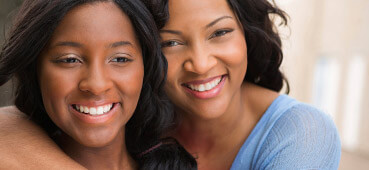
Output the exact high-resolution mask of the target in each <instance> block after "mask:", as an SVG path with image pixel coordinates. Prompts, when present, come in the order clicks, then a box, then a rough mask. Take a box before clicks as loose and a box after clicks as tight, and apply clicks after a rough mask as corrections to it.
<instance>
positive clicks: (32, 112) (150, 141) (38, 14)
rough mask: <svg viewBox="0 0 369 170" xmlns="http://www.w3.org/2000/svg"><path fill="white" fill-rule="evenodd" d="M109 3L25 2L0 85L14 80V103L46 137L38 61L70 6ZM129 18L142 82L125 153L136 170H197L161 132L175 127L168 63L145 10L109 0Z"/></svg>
mask: <svg viewBox="0 0 369 170" xmlns="http://www.w3.org/2000/svg"><path fill="white" fill-rule="evenodd" d="M103 1H109V0H25V1H24V2H23V4H22V6H21V8H20V10H19V13H18V14H17V16H16V17H15V20H14V23H13V26H12V28H11V30H10V31H9V34H8V37H7V39H6V40H5V43H4V46H3V48H2V49H1V52H0V85H3V84H5V83H6V82H7V81H9V80H10V79H12V78H13V77H14V78H15V80H16V91H15V105H16V107H17V108H18V109H19V110H20V111H22V112H24V113H25V114H27V115H28V116H29V117H30V119H31V120H33V121H34V122H36V123H37V124H39V125H40V126H41V127H42V128H43V129H44V130H45V131H47V132H48V134H49V135H50V136H52V134H53V133H55V132H56V131H58V130H59V128H58V127H57V126H56V125H55V124H54V123H53V122H52V121H51V119H50V118H49V117H48V116H47V113H46V111H45V109H44V106H43V102H42V98H41V93H40V88H39V85H38V81H37V80H38V78H37V74H36V68H37V58H38V57H39V55H40V53H41V51H42V50H43V49H44V47H45V46H46V44H47V43H48V41H49V39H50V38H51V36H52V34H53V32H54V30H55V28H56V27H57V26H58V24H59V22H60V21H61V20H62V19H63V17H64V16H65V15H66V14H67V13H68V11H70V10H71V9H72V8H74V7H76V6H78V5H82V4H86V3H95V2H103ZM110 1H111V2H114V3H115V4H116V5H117V6H118V7H120V9H121V10H122V11H123V12H124V13H125V14H126V15H127V16H128V17H129V18H130V20H131V22H132V24H133V27H134V29H135V33H136V35H137V38H138V39H139V42H140V45H141V49H142V55H143V60H144V72H145V75H144V81H143V87H142V91H141V95H140V99H139V101H138V105H137V108H136V110H135V113H134V114H133V116H132V118H131V119H130V120H129V121H128V123H127V124H126V128H125V129H126V145H127V150H128V152H129V153H130V154H131V155H132V157H133V158H134V159H135V160H136V161H137V162H138V165H139V169H145V170H146V169H168V170H169V169H196V168H197V165H196V161H195V159H194V158H193V157H192V156H191V155H190V154H189V153H188V152H186V151H185V150H184V148H183V147H182V146H180V145H179V144H178V142H177V141H175V140H174V139H172V138H166V139H162V137H163V134H164V133H165V132H167V131H168V130H169V128H171V127H172V126H173V125H175V123H174V120H175V115H174V112H173V110H172V108H171V105H170V103H169V101H168V99H167V98H166V95H165V93H164V91H163V85H164V82H165V79H166V73H167V62H166V59H165V57H164V56H163V54H162V52H161V50H160V44H159V34H158V30H157V28H156V25H155V22H154V20H153V17H152V15H151V13H150V11H149V10H147V8H146V7H145V4H143V3H142V2H141V1H138V0H110Z"/></svg>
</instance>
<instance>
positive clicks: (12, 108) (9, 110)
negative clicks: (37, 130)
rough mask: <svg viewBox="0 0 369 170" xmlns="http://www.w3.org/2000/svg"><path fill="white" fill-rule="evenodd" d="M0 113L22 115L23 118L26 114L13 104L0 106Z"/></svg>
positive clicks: (2, 114)
mask: <svg viewBox="0 0 369 170" xmlns="http://www.w3.org/2000/svg"><path fill="white" fill-rule="evenodd" d="M0 115H1V116H14V117H23V118H25V117H26V115H25V114H24V113H22V112H21V111H20V110H19V109H18V108H17V107H15V106H5V107H0Z"/></svg>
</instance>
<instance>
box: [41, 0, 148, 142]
mask: <svg viewBox="0 0 369 170" xmlns="http://www.w3.org/2000/svg"><path fill="white" fill-rule="evenodd" d="M38 64H39V67H38V77H39V84H40V89H41V93H42V99H43V102H44V106H45V109H46V112H47V113H48V115H49V117H50V118H51V119H52V121H53V122H54V123H55V124H56V125H57V126H58V127H59V128H61V129H62V130H63V131H64V132H65V133H66V134H68V135H69V136H71V137H72V138H73V139H74V140H76V141H77V142H79V143H80V144H82V145H85V146H90V147H101V146H104V145H107V144H108V143H109V142H111V141H113V140H114V139H115V138H116V137H117V135H118V134H122V133H123V135H124V126H125V124H126V123H127V121H128V120H129V119H130V118H131V116H132V114H133V112H134V110H135V108H136V105H137V102H138V99H139V96H140V91H141V87H142V82H143V76H144V67H143V61H142V54H141V49H140V45H139V42H138V40H137V39H136V37H135V32H134V29H133V27H132V24H131V22H130V20H129V18H128V16H127V15H125V14H124V13H123V12H122V11H121V9H120V8H119V7H117V6H116V5H115V4H114V3H111V2H99V3H92V4H85V5H82V6H78V7H76V8H74V9H72V10H71V11H69V12H68V13H67V15H66V16H65V17H64V18H63V20H62V21H61V22H60V24H59V25H58V26H57V28H56V30H55V32H54V33H53V36H52V38H51V40H50V41H49V43H48V45H47V47H46V48H45V49H44V50H43V52H42V54H41V56H40V57H39V63H38Z"/></svg>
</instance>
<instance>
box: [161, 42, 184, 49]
mask: <svg viewBox="0 0 369 170" xmlns="http://www.w3.org/2000/svg"><path fill="white" fill-rule="evenodd" d="M177 45H181V43H179V42H177V41H164V42H162V43H161V47H163V48H164V47H174V46H177Z"/></svg>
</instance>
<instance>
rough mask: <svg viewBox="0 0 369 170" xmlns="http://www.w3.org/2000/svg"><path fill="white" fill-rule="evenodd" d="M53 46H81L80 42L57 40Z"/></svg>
mask: <svg viewBox="0 0 369 170" xmlns="http://www.w3.org/2000/svg"><path fill="white" fill-rule="evenodd" d="M55 46H70V47H77V48H81V47H83V45H82V44H80V43H76V42H71V41H63V42H58V43H56V44H55Z"/></svg>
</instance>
